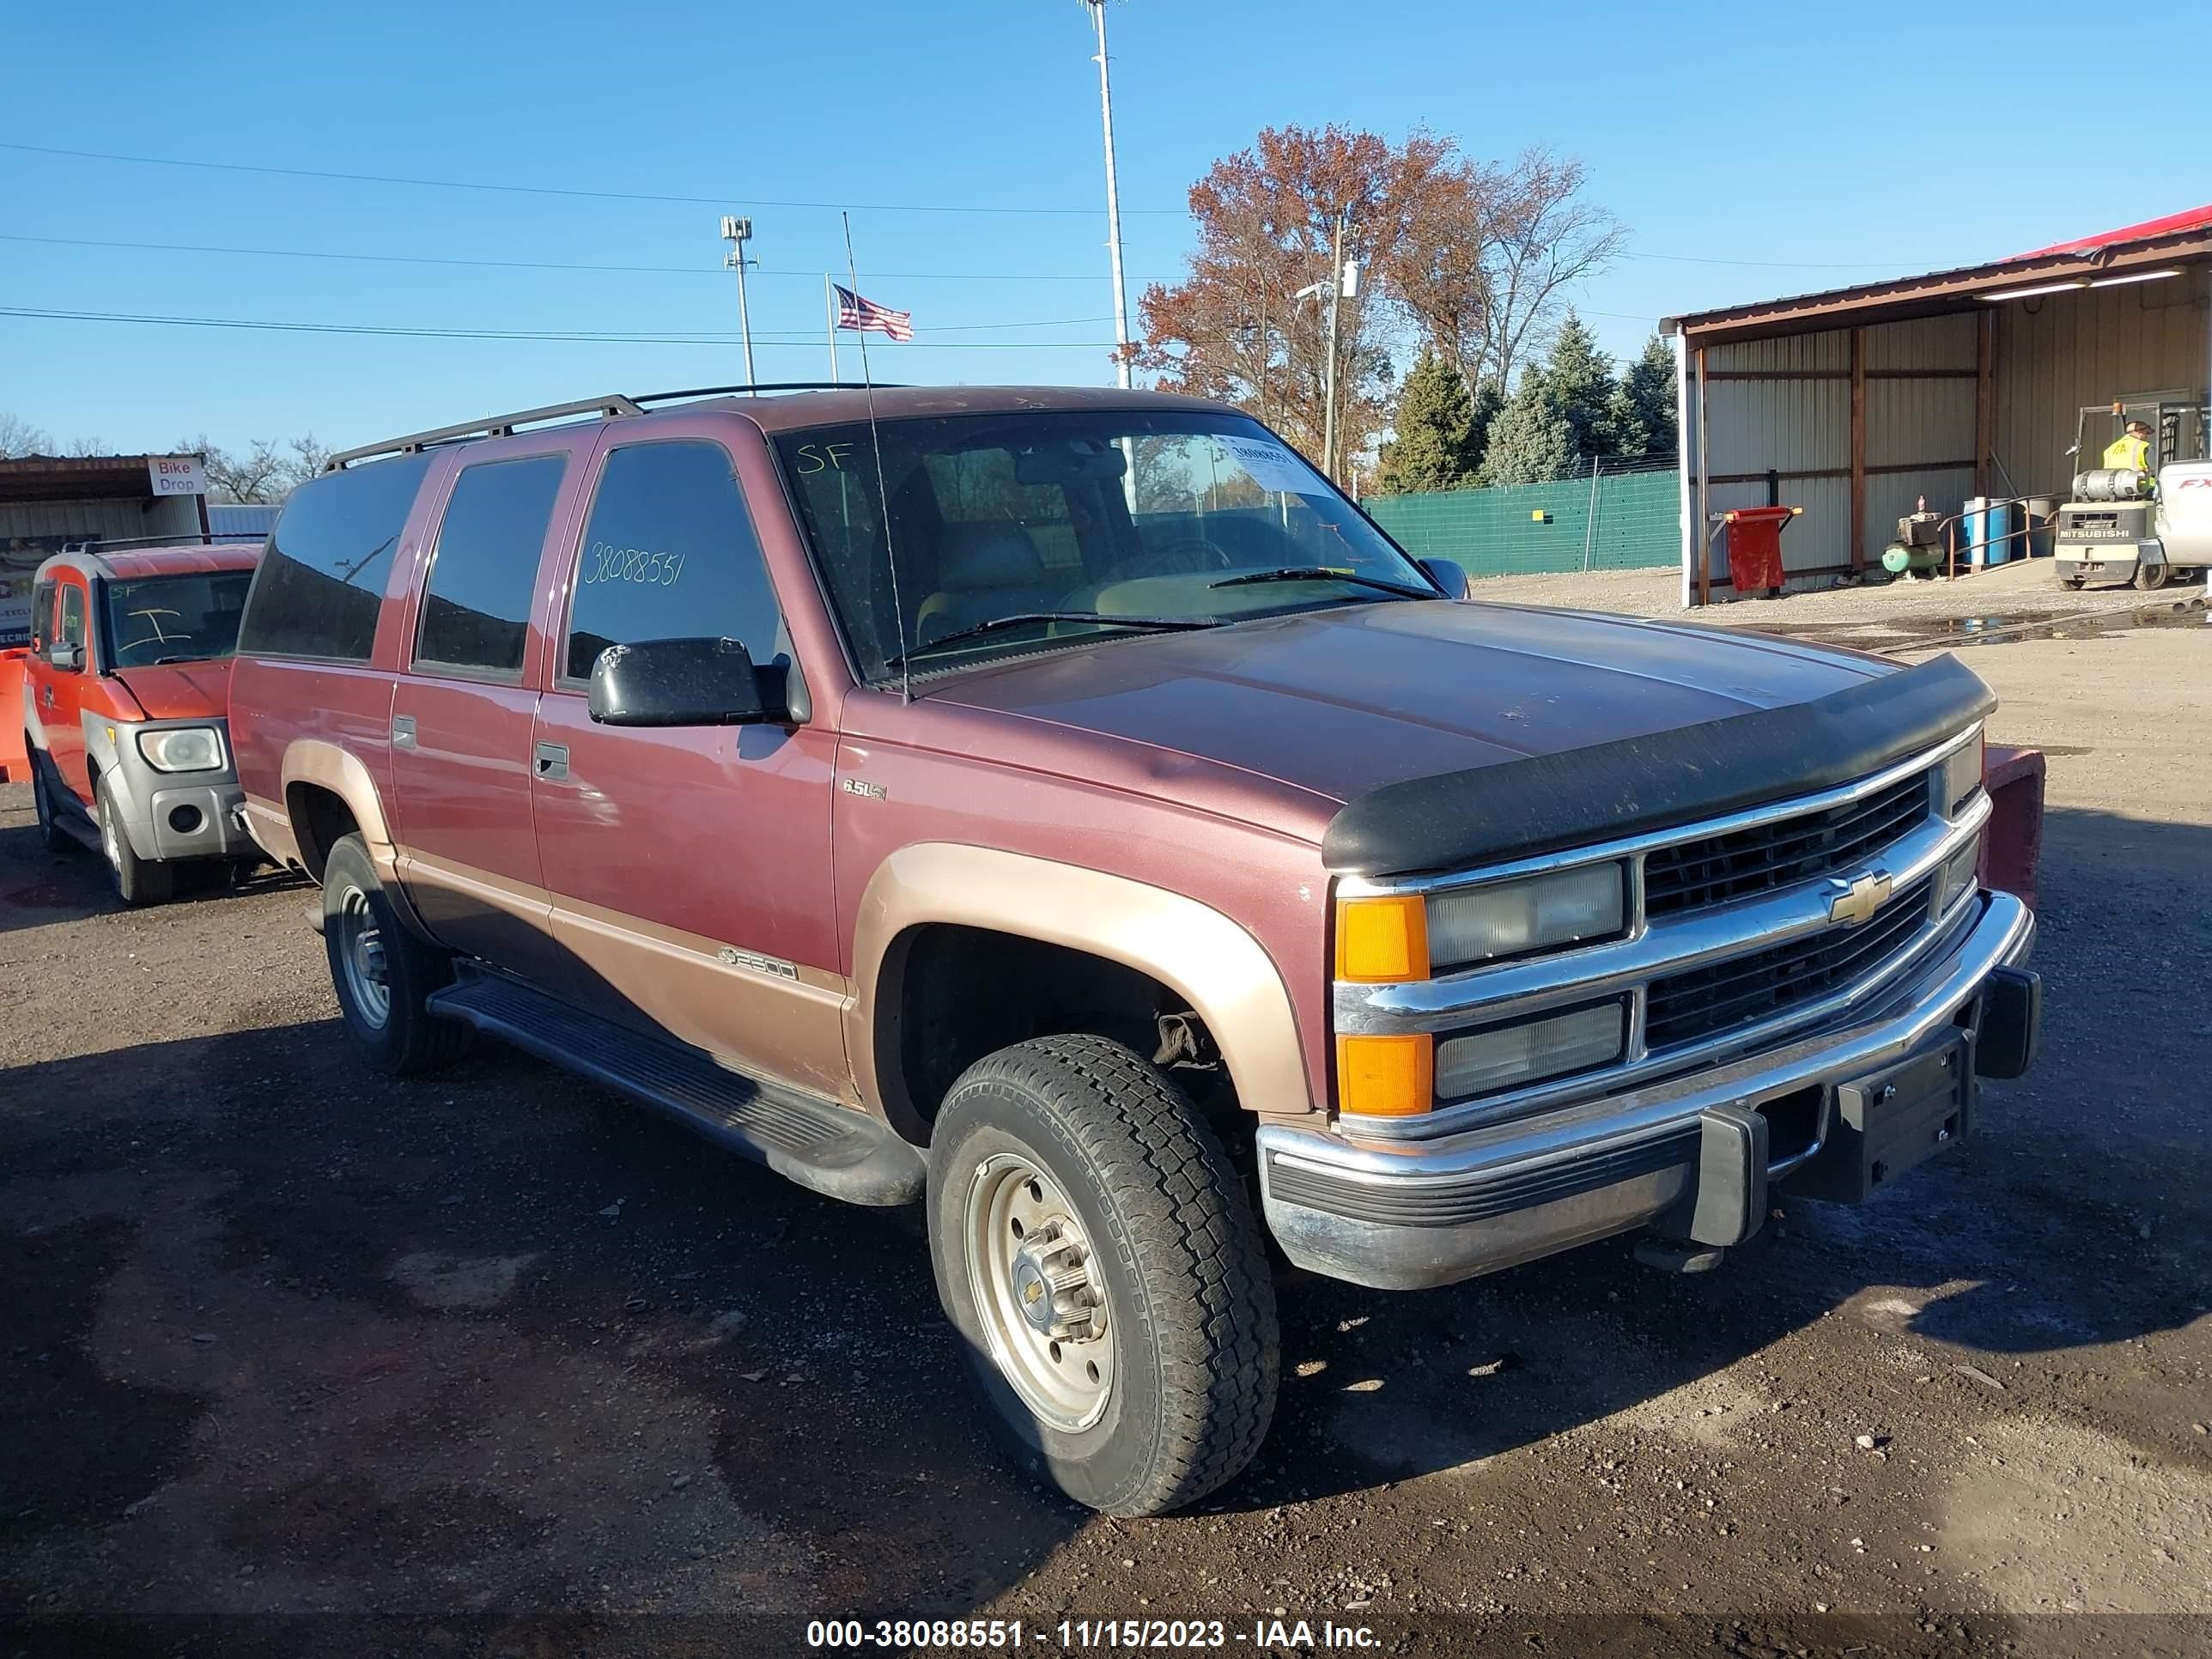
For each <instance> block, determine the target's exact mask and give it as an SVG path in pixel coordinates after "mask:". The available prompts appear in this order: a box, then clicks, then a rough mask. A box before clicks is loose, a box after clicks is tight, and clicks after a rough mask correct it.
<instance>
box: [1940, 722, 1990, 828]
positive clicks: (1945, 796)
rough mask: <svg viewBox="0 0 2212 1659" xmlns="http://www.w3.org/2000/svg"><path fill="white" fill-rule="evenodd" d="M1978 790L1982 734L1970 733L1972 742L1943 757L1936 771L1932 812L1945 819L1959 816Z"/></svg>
mask: <svg viewBox="0 0 2212 1659" xmlns="http://www.w3.org/2000/svg"><path fill="white" fill-rule="evenodd" d="M1980 787H1982V734H1981V733H1980V732H1976V733H1974V740H1973V741H1972V743H1967V744H1960V746H1959V747H1958V748H1956V749H1954V750H1952V751H1951V752H1950V753H1949V754H1948V755H1946V756H1945V757H1943V763H1942V765H1941V766H1939V767H1938V768H1936V811H1939V812H1941V813H1942V815H1943V816H1944V817H1947V818H1955V817H1958V816H1959V809H1960V807H1962V806H1964V805H1966V803H1967V802H1968V801H1970V800H1972V799H1973V796H1974V791H1976V790H1977V789H1978V788H1980Z"/></svg>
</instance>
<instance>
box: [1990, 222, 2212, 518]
mask: <svg viewBox="0 0 2212 1659" xmlns="http://www.w3.org/2000/svg"><path fill="white" fill-rule="evenodd" d="M2208 317H2212V266H2205V265H2200V266H2197V267H2196V268H2195V269H2193V270H2189V271H2188V272H2186V273H2185V275H2183V276H2176V277H2172V278H2170V279H2169V280H2167V281H2165V282H2158V283H2133V284H2130V286H2128V287H2125V288H2106V289H2087V291H2085V292H2082V293H2079V294H2051V295H2042V296H2040V297H2039V298H2036V299H2033V300H2015V301H2008V302H2007V303H2006V304H2004V305H2002V306H2000V307H1997V331H1996V438H1995V448H1996V458H1997V459H1998V460H1999V461H2001V462H2002V463H2003V465H2004V472H2003V473H2002V474H1997V475H1996V476H1994V477H1992V478H1991V480H1990V482H1991V483H1992V485H1993V486H1994V487H1996V488H1998V489H2002V488H2003V480H2004V477H2005V476H2006V475H2007V474H2008V475H2009V476H2010V477H2011V478H2012V480H2013V483H2014V485H2015V488H2016V489H2018V490H2019V492H2020V493H2021V494H2022V495H2039V494H2047V495H2063V494H2064V493H2065V491H2066V489H2067V488H2068V486H2069V484H2071V483H2072V482H2073V477H2074V473H2075V470H2076V469H2075V463H2074V462H2073V460H2072V459H2069V457H2068V456H2067V454H2066V453H2065V451H2066V447H2067V446H2068V445H2069V444H2071V443H2072V442H2073V441H2074V422H2075V411H2076V410H2079V409H2080V408H2081V405H2083V404H2106V403H2110V402H2112V399H2114V398H2124V397H2127V396H2129V395H2130V394H2132V393H2135V392H2164V391H2170V390H2181V389H2186V390H2191V391H2201V390H2203V387H2204V384H2205V378H2206V375H2207V374H2208V373H2212V365H2208V359H2212V325H2208V322H2207V319H2208ZM2102 441H2104V440H2102V439H2100V443H2101V442H2102Z"/></svg>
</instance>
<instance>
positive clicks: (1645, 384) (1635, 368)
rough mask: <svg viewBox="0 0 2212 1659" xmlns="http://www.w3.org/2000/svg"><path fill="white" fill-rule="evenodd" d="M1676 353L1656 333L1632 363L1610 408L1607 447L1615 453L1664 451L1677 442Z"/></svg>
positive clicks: (1628, 453)
mask: <svg viewBox="0 0 2212 1659" xmlns="http://www.w3.org/2000/svg"><path fill="white" fill-rule="evenodd" d="M1674 390H1675V387H1674V353H1673V352H1671V351H1669V350H1668V349H1667V343H1666V342H1665V341H1664V340H1662V339H1661V338H1660V337H1658V336H1657V335H1656V334H1654V335H1653V336H1652V337H1651V338H1650V341H1649V342H1648V343H1646V344H1645V345H1644V355H1643V356H1640V357H1638V359H1637V360H1636V361H1635V362H1632V363H1631V364H1630V365H1629V366H1628V373H1627V374H1624V375H1623V376H1621V380H1620V386H1618V387H1617V388H1615V389H1614V392H1613V398H1612V401H1611V402H1610V403H1609V404H1607V407H1606V447H1607V449H1608V450H1609V451H1610V452H1611V453H1613V454H1615V455H1654V454H1664V453H1668V452H1669V451H1671V450H1673V449H1674V446H1675V443H1676V441H1677V435H1676V432H1675V426H1674V417H1675V408H1674Z"/></svg>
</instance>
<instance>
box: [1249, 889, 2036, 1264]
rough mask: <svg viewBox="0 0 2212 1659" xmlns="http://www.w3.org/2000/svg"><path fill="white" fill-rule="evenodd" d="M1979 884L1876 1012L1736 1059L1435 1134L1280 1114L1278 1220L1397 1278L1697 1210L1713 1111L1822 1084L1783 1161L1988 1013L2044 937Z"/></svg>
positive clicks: (1267, 1130) (1269, 1179)
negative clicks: (1350, 1128)
mask: <svg viewBox="0 0 2212 1659" xmlns="http://www.w3.org/2000/svg"><path fill="white" fill-rule="evenodd" d="M1978 902H1979V903H1980V904H1981V906H1982V913H1981V915H1980V916H1979V918H1978V920H1977V921H1975V923H1974V925H1973V927H1972V929H1971V931H1969V932H1968V933H1966V934H1965V936H1964V937H1963V938H1962V939H1960V942H1959V944H1958V945H1956V946H1954V948H1953V949H1952V950H1951V951H1949V952H1948V954H1947V955H1945V956H1944V957H1942V958H1940V959H1938V960H1937V961H1936V962H1934V963H1930V964H1929V965H1927V966H1926V967H1924V968H1923V969H1921V970H1920V971H1919V972H1917V973H1916V974H1915V975H1913V976H1912V980H1911V983H1909V984H1908V985H1906V986H1904V987H1892V988H1889V989H1887V992H1886V994H1884V995H1883V996H1882V998H1881V1000H1880V1001H1879V1002H1878V1003H1877V1004H1876V1005H1875V1007H1874V1008H1873V1009H1871V1010H1870V1011H1869V1012H1867V1013H1865V1014H1863V1016H1860V1017H1857V1018H1853V1019H1852V1020H1850V1023H1848V1024H1838V1025H1834V1026H1831V1027H1830V1028H1828V1029H1826V1030H1821V1031H1818V1032H1815V1033H1813V1034H1811V1035H1808V1036H1803V1037H1800V1038H1798V1039H1796V1040H1795V1041H1793V1042H1788V1043H1785V1044H1784V1045H1782V1046H1780V1047H1778V1048H1771V1049H1768V1050H1766V1051H1765V1052H1764V1053H1761V1054H1753V1055H1750V1056H1748V1057H1747V1058H1745V1059H1742V1060H1737V1061H1735V1062H1734V1063H1733V1064H1730V1065H1728V1066H1719V1067H1715V1068H1711V1069H1707V1070H1705V1071H1700V1072H1694V1073H1691V1074H1689V1075H1687V1076H1686V1077H1678V1078H1674V1079H1670V1080H1668V1081H1667V1082H1664V1083H1658V1084H1652V1085H1648V1086H1645V1087H1643V1088H1639V1089H1635V1090H1632V1091H1628V1092H1626V1093H1623V1094H1619V1095H1615V1096H1613V1097H1609V1098H1607V1099H1602V1100H1597V1101H1591V1102H1587V1103H1583V1104H1581V1105H1578V1106H1574V1107H1569V1108H1565V1109H1559V1110H1557V1111H1552V1112H1547V1113H1543V1114H1541V1115H1532V1116H1528V1117H1525V1118H1519V1119H1516V1120H1514V1121H1510V1122H1504V1123H1498V1124H1493V1125H1490V1126H1487V1127H1482V1128H1478V1129H1473V1130H1469V1131H1468V1132H1466V1133H1461V1134H1455V1135H1450V1136H1446V1137H1441V1138H1438V1139H1430V1140H1420V1141H1407V1140H1397V1141H1390V1142H1381V1141H1375V1140H1369V1141H1365V1142H1353V1141H1350V1140H1346V1139H1344V1138H1343V1137H1342V1136H1340V1135H1338V1134H1334V1133H1324V1132H1316V1131H1310V1130H1305V1129H1297V1128H1290V1127H1284V1126H1281V1125H1267V1126H1265V1127H1261V1130H1260V1132H1259V1163H1260V1190H1261V1200H1262V1204H1263V1206H1264V1209H1265V1212H1266V1215H1267V1225H1268V1226H1269V1227H1270V1229H1272V1230H1273V1232H1274V1235H1275V1237H1276V1238H1277V1240H1278V1241H1279V1242H1280V1243H1281V1244H1282V1247H1283V1249H1284V1251H1285V1254H1287V1255H1289V1256H1290V1258H1291V1261H1294V1262H1296V1263H1297V1265H1298V1266H1300V1267H1305V1268H1308V1269H1310V1270H1311V1271H1313V1272H1315V1273H1327V1274H1328V1275H1329V1276H1331V1277H1332V1278H1336V1279H1350V1280H1352V1282H1353V1283H1355V1284H1360V1285H1372V1286H1375V1287H1376V1288H1377V1289H1383V1290H1416V1289H1419V1288H1422V1287H1424V1286H1427V1285H1449V1284H1450V1283H1452V1282H1454V1281H1455V1280H1457V1279H1471V1278H1473V1277H1474V1276H1475V1275H1476V1274H1478V1273H1492V1272H1495V1271H1496V1270H1498V1268H1501V1267H1512V1266H1515V1265H1516V1264H1517V1263H1520V1262H1523V1261H1533V1260H1534V1259H1535V1258H1537V1257H1539V1256H1544V1255H1552V1254H1553V1253H1554V1252H1556V1251H1559V1250H1564V1249H1570V1248H1571V1247H1572V1246H1574V1245H1577V1244H1583V1243H1589V1242H1590V1241H1591V1240H1593V1239H1598V1238H1603V1237H1607V1236H1608V1235H1610V1234H1613V1233H1618V1232H1623V1231H1627V1230H1629V1229H1631V1228H1634V1227H1638V1226H1643V1225H1648V1224H1650V1223H1652V1222H1655V1221H1657V1220H1659V1219H1661V1218H1662V1217H1667V1216H1669V1215H1670V1214H1674V1215H1680V1214H1682V1213H1684V1212H1686V1211H1687V1210H1689V1209H1691V1208H1692V1207H1695V1206H1696V1201H1697V1198H1698V1187H1699V1164H1700V1146H1701V1144H1702V1143H1703V1142H1704V1140H1705V1116H1706V1115H1707V1114H1708V1113H1723V1112H1731V1111H1733V1112H1735V1113H1736V1114H1739V1115H1740V1114H1741V1113H1742V1112H1743V1111H1745V1110H1751V1111H1756V1110H1757V1109H1759V1108H1760V1107H1762V1106H1764V1105H1766V1104H1769V1103H1779V1102H1781V1101H1783V1100H1784V1097H1797V1098H1800V1099H1802V1098H1805V1097H1807V1091H1818V1095H1819V1101H1818V1118H1817V1129H1816V1133H1815V1138H1814V1139H1813V1141H1812V1142H1811V1143H1810V1145H1808V1146H1804V1147H1802V1148H1797V1149H1794V1150H1792V1151H1791V1152H1789V1153H1788V1155H1787V1156H1786V1157H1785V1158H1783V1159H1782V1160H1780V1161H1778V1163H1777V1164H1775V1165H1773V1166H1772V1172H1773V1173H1775V1174H1777V1175H1779V1174H1782V1173H1784V1171H1785V1170H1787V1169H1790V1168H1794V1167H1796V1165H1797V1164H1801V1163H1802V1162H1804V1161H1805V1160H1806V1159H1808V1158H1810V1157H1812V1156H1814V1153H1816V1152H1817V1151H1818V1150H1819V1148H1820V1145H1821V1143H1822V1141H1824V1140H1825V1139H1826V1134H1827V1130H1828V1124H1829V1121H1830V1119H1831V1115H1832V1113H1833V1112H1834V1110H1835V1088H1836V1085H1838V1084H1842V1083H1845V1082H1849V1081H1850V1080H1851V1079H1857V1078H1862V1077H1864V1076H1866V1075H1867V1074H1869V1073H1873V1072H1877V1071H1880V1070H1881V1069H1882V1068H1883V1067H1885V1066H1888V1065H1890V1064H1892V1063H1893V1062H1895V1061H1897V1060H1901V1059H1904V1058H1905V1057H1907V1056H1909V1055H1911V1054H1916V1053H1917V1052H1919V1051H1920V1050H1922V1049H1923V1048H1925V1047H1926V1046H1928V1045H1929V1044H1930V1043H1931V1042H1939V1041H1942V1040H1945V1039H1946V1038H1947V1037H1948V1036H1952V1035H1954V1034H1955V1033H1956V1031H1957V1030H1959V1029H1960V1028H1965V1029H1966V1030H1975V1029H1976V1028H1978V1025H1979V1024H1980V1021H1981V1018H1982V1014H1983V992H1984V987H1985V985H1986V984H1987V982H1988V981H1989V979H1990V975H1992V974H1994V973H1996V971H1997V970H1998V969H2001V968H2007V967H2015V966H2017V965H2019V964H2020V963H2023V962H2025V961H2026V959H2027V954H2028V952H2029V951H2030V949H2031V948H2032V947H2033V944H2034V939H2035V918H2034V916H2033V914H2032V913H2031V912H2030V911H2029V910H2028V908H2027V906H2026V905H2025V904H2023V903H2021V901H2020V900H2019V899H2017V898H2015V897H2014V896H2012V895H2011V894H2009V893H1985V894H1984V895H1982V896H1981V898H1980V899H1979V901H1978ZM2026 1035H2027V1038H2028V1039H2029V1040H2028V1041H2027V1044H2026V1048H2027V1049H2028V1050H2032V1047H2033V1043H2032V1036H2033V1034H2032V1033H2028V1034H2026Z"/></svg>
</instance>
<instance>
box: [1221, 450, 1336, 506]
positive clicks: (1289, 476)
mask: <svg viewBox="0 0 2212 1659" xmlns="http://www.w3.org/2000/svg"><path fill="white" fill-rule="evenodd" d="M1215 441H1216V442H1218V444H1219V445H1220V446H1221V447H1222V448H1223V449H1225V450H1226V451H1227V452H1228V453H1229V458H1230V459H1231V460H1233V461H1235V462H1236V463H1237V465H1239V466H1241V467H1243V469H1244V470H1245V471H1247V472H1249V473H1250V474H1251V475H1252V482H1253V483H1255V484H1258V485H1259V486H1260V488H1261V489H1277V490H1280V491H1282V492H1283V493H1284V494H1285V495H1319V494H1320V493H1321V484H1320V482H1319V480H1318V479H1316V477H1315V476H1314V474H1313V471H1312V469H1311V468H1310V467H1308V466H1307V465H1306V464H1305V463H1304V461H1301V460H1300V459H1298V458H1297V456H1295V455H1293V454H1291V452H1290V451H1289V450H1287V449H1285V448H1284V447H1282V446H1281V445H1280V444H1278V443H1270V442H1269V441H1267V439H1265V438H1217V439H1216V440H1215Z"/></svg>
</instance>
